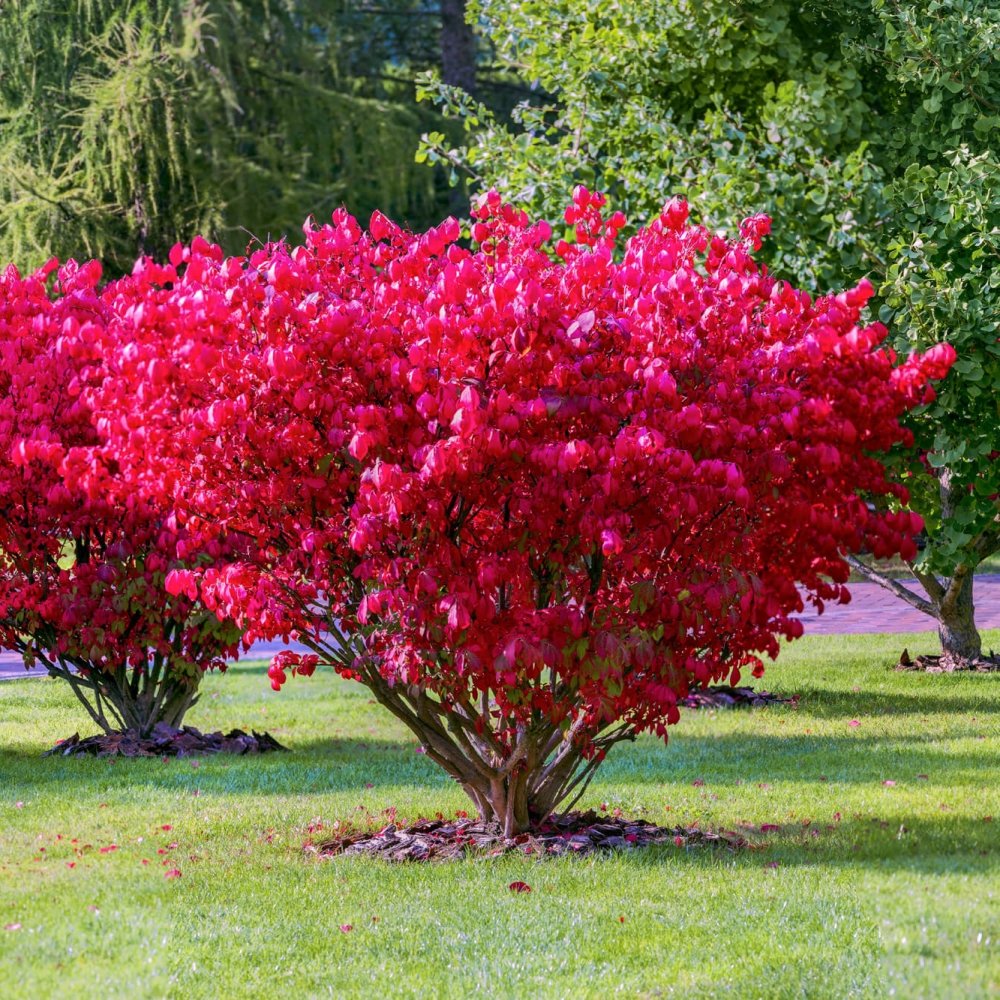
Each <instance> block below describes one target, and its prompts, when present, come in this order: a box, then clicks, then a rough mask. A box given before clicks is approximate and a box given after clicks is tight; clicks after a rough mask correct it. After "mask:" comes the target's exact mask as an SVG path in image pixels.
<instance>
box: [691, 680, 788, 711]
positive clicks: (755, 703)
mask: <svg viewBox="0 0 1000 1000" xmlns="http://www.w3.org/2000/svg"><path fill="white" fill-rule="evenodd" d="M798 703H799V697H798V695H793V696H792V697H791V698H781V697H779V696H778V695H776V694H771V692H770V691H754V689H753V688H751V687H729V686H728V685H726V684H715V685H713V686H711V687H707V688H700V689H699V690H697V691H691V692H689V693H688V695H687V697H685V698H681V699H680V700H679V701H678V702H677V704H678V705H680V706H681V708H767V707H768V706H769V705H791V706H792V707H793V708H794V707H795V706H796V705H798Z"/></svg>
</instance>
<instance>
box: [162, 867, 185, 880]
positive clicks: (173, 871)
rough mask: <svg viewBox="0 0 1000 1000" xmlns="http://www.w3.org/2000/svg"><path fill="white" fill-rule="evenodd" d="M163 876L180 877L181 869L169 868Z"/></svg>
mask: <svg viewBox="0 0 1000 1000" xmlns="http://www.w3.org/2000/svg"><path fill="white" fill-rule="evenodd" d="M163 877H164V878H180V877H181V870H180V868H171V869H170V871H168V872H164V873H163Z"/></svg>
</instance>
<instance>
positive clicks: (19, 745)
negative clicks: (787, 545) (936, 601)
mask: <svg viewBox="0 0 1000 1000" xmlns="http://www.w3.org/2000/svg"><path fill="white" fill-rule="evenodd" d="M986 641H987V645H989V644H990V643H992V645H993V646H994V647H1000V634H998V633H992V634H987V637H986ZM931 643H932V640H931V637H929V636H927V637H923V638H920V637H915V636H905V637H903V636H896V637H883V636H863V637H829V638H814V639H807V640H803V641H802V642H800V643H798V644H796V645H795V646H793V647H791V648H790V649H789V650H788V651H787V652H786V653H785V654H784V655H783V658H782V662H781V663H780V665H776V666H774V667H773V668H772V669H771V671H770V672H769V674H768V676H767V678H766V683H765V684H764V686H766V687H768V688H771V689H776V690H780V691H782V692H785V693H797V694H799V695H800V696H801V701H800V703H799V707H798V708H797V709H794V710H793V709H788V708H772V709H766V710H758V711H750V712H728V713H726V712H720V713H712V714H697V713H689V714H687V715H686V716H685V718H684V719H683V720H682V722H681V725H680V726H678V727H677V728H676V730H675V733H674V735H673V736H672V738H671V741H670V745H669V746H668V747H663V746H662V745H659V744H657V743H656V742H655V741H653V740H651V739H643V740H640V741H638V742H637V743H636V744H635V745H634V746H630V747H626V748H619V749H618V750H616V752H615V755H614V756H613V757H612V758H611V759H610V760H609V761H608V763H607V764H606V766H605V767H604V769H602V772H600V775H599V777H598V779H596V780H595V782H594V783H593V785H592V786H591V790H590V792H589V793H588V796H587V801H586V802H585V803H583V805H591V806H594V807H600V806H601V805H602V803H606V804H607V807H608V808H609V809H615V808H620V809H622V810H623V811H625V812H626V813H628V814H634V815H640V814H641V815H643V816H645V817H647V818H651V819H655V820H657V821H660V822H665V823H670V824H674V823H683V824H689V823H694V822H697V823H700V824H701V825H703V826H705V827H711V828H724V829H742V830H744V831H745V832H746V833H747V834H748V836H750V838H751V840H752V841H753V842H754V844H755V845H756V846H758V847H759V849H758V850H753V851H748V852H746V853H744V854H742V855H739V856H733V855H730V854H712V853H707V852H704V851H690V852H687V851H683V850H678V849H676V848H673V847H671V848H664V849H657V850H646V851H642V852H635V853H632V854H625V855H617V856H612V857H605V858H600V859H575V860H574V859H568V860H559V861H551V860H549V861H544V862H538V861H531V860H527V859H519V858H517V859H515V858H508V859H505V860H502V861H477V862H465V863H459V864H445V865H411V866H398V867H390V866H387V865H384V864H380V863H375V862H363V861H359V860H351V859H340V860H336V861H332V862H331V861H323V862H320V861H316V860H313V859H312V858H311V857H310V856H309V855H308V854H307V853H306V852H304V851H303V850H302V844H303V842H304V841H306V840H308V839H310V838H311V837H322V836H323V835H324V834H325V832H326V830H327V829H328V828H329V827H330V825H331V824H332V823H334V822H340V823H342V824H344V823H369V822H370V823H380V822H383V821H384V819H385V810H388V809H395V810H396V811H397V813H398V814H399V816H400V817H408V818H415V817H417V816H420V815H423V816H429V815H433V814H434V813H436V812H438V811H442V812H445V813H453V812H454V811H455V810H457V809H464V808H467V803H466V801H465V800H464V798H463V796H462V794H461V792H460V791H459V790H458V789H457V788H456V787H455V786H454V785H452V784H451V783H450V782H449V781H448V780H447V779H446V778H445V777H444V776H443V775H442V774H441V773H439V772H438V771H437V769H436V768H434V766H433V765H432V764H430V763H429V762H428V761H427V760H426V758H425V757H424V756H423V755H421V754H418V753H416V746H417V744H416V740H415V739H414V738H413V737H411V736H410V735H409V734H408V732H407V731H406V730H404V729H403V728H402V727H401V726H400V725H399V724H397V723H396V722H394V721H393V720H392V719H391V718H390V717H388V716H387V715H386V714H385V713H384V712H383V711H382V710H380V709H379V708H378V707H377V706H375V705H374V704H372V702H371V700H370V699H369V697H368V694H367V692H366V691H365V690H364V689H363V688H361V687H359V686H357V685H351V684H346V683H343V682H339V681H337V680H335V679H334V678H332V677H330V676H320V675H317V676H316V677H314V678H312V679H311V680H306V679H300V678H296V679H295V680H294V681H293V682H291V683H289V684H288V685H287V686H286V688H285V689H284V690H283V691H282V692H281V693H280V694H275V693H273V692H272V691H271V690H270V689H269V688H268V686H267V683H266V680H265V679H264V677H263V667H260V666H247V667H241V668H239V669H238V670H235V671H232V672H231V673H230V674H229V675H228V676H226V677H213V678H210V679H209V681H208V683H207V684H206V688H205V695H204V698H203V700H202V703H201V704H200V705H198V706H197V707H196V708H195V709H194V710H193V711H192V713H191V716H190V720H189V721H190V722H191V723H192V724H194V725H197V726H199V727H201V728H203V729H210V728H228V727H230V726H233V725H238V726H242V727H244V728H251V727H253V728H256V729H267V730H269V731H270V732H271V733H273V734H274V735H275V736H277V737H278V738H279V739H280V740H282V741H283V742H285V743H287V744H288V745H289V746H290V747H291V748H292V750H293V753H290V754H287V755H272V756H265V757H261V758H258V759H253V758H235V759H234V758H229V759H225V758H220V757H216V758H206V759H202V760H173V761H169V762H163V761H161V760H148V761H146V760H138V761H118V762H114V763H112V762H108V761H94V760H66V759H61V758H46V759H40V758H39V756H38V754H39V753H40V752H41V751H42V750H43V749H45V748H46V747H48V746H50V745H51V744H52V743H53V742H54V741H55V740H56V739H57V738H59V737H62V736H66V735H69V734H70V733H72V732H74V731H75V730H76V729H78V728H82V731H83V732H84V733H86V732H88V731H89V730H88V729H87V725H86V721H85V720H84V719H83V717H82V712H81V711H80V710H78V709H77V707H76V705H75V703H74V702H73V699H72V697H71V695H70V694H69V692H68V691H66V690H65V689H64V688H62V687H60V686H59V683H58V682H56V681H48V680H44V681H16V682H7V683H4V684H0V996H3V997H4V998H7V997H10V998H19V997H25V998H29V997H30V998H37V997H47V996H56V995H59V996H62V995H72V994H73V993H82V994H83V995H86V996H91V995H100V996H105V997H126V996H127V997H130V998H131V997H161V996H184V997H195V998H197V997H217V996H225V997H229V996H239V997H273V996H281V995H284V996H287V997H289V998H291V997H302V996H334V997H351V996H365V997H368V996H380V995H383V996H393V997H395V996H413V997H417V996H420V997H466V996H473V995H483V996H489V997H581V996H583V997H591V996H592V997H604V996H608V995H622V996H635V995H649V996H658V995H679V996H680V995H683V996H720V995H729V996H734V997H740V998H743V997H767V998H770V997H786V996H787V997H799V996H810V997H812V996H815V997H826V996H829V997H843V996H872V997H881V996H885V995H887V994H888V993H889V992H890V991H895V994H896V995H897V996H904V997H949V996H955V997H977V996H990V995H996V993H997V991H998V990H1000V715H998V709H1000V676H985V675H976V676H961V677H945V676H927V675H916V674H898V673H895V672H893V671H891V670H889V669H888V665H889V664H890V663H891V662H893V661H894V660H895V659H896V658H897V656H898V652H899V649H900V647H901V645H903V644H905V645H907V646H908V647H909V649H910V652H911V653H913V654H916V653H917V652H921V651H930V650H931V648H932V646H931ZM852 722H853V723H856V724H853V725H852ZM990 816H993V817H995V821H990V820H988V819H987V817H990ZM320 822H321V823H322V824H323V829H322V830H314V831H313V832H310V830H309V827H310V826H313V827H315V826H316V825H317V823H320ZM762 824H767V825H768V826H769V827H770V826H773V827H777V829H767V830H764V831H763V832H762V831H761V826H762ZM164 826H169V827H170V829H169V830H164V829H163V827H164ZM60 836H61V839H59V838H60ZM73 839H76V840H77V844H76V845H73V844H72V840H73ZM112 844H114V845H116V846H117V850H114V851H108V852H106V853H101V852H100V848H101V847H108V846H110V845H112ZM84 845H91V846H90V848H88V849H86V850H84V851H83V853H82V856H77V855H76V854H75V853H74V847H75V848H77V849H81V848H83V847H84ZM43 849H44V850H43ZM160 850H163V851H164V852H165V853H163V854H160V853H158V852H159V851H160ZM143 859H146V860H147V861H149V864H147V865H144V864H143V863H142V861H143ZM69 863H74V864H75V867H73V868H70V867H68V864H69ZM173 868H176V869H178V870H180V871H181V873H182V874H181V877H179V878H174V879H167V878H165V875H164V873H165V872H166V871H168V870H170V869H173ZM514 880H523V881H526V882H528V883H529V884H530V885H531V886H532V889H533V891H532V892H531V893H530V894H523V895H516V894H513V893H511V892H509V891H508V888H507V886H508V885H509V883H510V882H512V881H514ZM376 917H377V918H378V919H377V920H375V919H374V918H376ZM621 918H624V920H622V919H621ZM16 924H20V929H19V930H10V931H5V930H3V928H4V927H5V926H7V925H16ZM341 925H344V926H346V925H351V927H352V928H353V929H352V930H350V931H347V932H344V931H341V929H340V928H341Z"/></svg>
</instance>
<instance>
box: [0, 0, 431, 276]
mask: <svg viewBox="0 0 1000 1000" xmlns="http://www.w3.org/2000/svg"><path fill="white" fill-rule="evenodd" d="M410 6H417V5H416V4H411V5H410ZM406 7H407V5H406V4H401V5H400V8H401V9H402V8H406ZM341 16H343V15H342V14H341V12H340V11H339V10H338V9H337V8H336V6H335V5H330V4H326V3H323V2H318V0H251V2H245V3H244V2H239V3H237V2H233V0H194V2H191V0H69V2H66V0H14V2H13V3H11V4H7V5H5V8H4V14H3V17H2V18H0V258H3V259H8V260H9V259H14V260H16V261H17V263H18V264H19V265H20V266H30V265H35V264H38V263H40V262H41V261H42V260H44V259H46V258H47V257H49V256H51V255H57V256H60V257H64V258H65V257H70V256H73V257H77V258H79V257H83V256H96V257H99V258H101V259H102V260H103V261H104V262H105V264H106V265H107V266H108V267H109V268H110V269H111V270H112V271H115V272H121V271H128V270H130V269H131V267H132V263H133V261H134V259H135V258H136V256H137V255H138V254H140V253H154V254H164V253H165V252H166V250H167V249H168V248H169V247H170V246H171V245H172V244H173V243H174V242H175V241H177V240H179V239H180V240H184V239H189V238H190V237H191V236H192V235H193V234H194V233H195V232H204V233H208V234H210V235H211V236H213V237H214V238H215V239H217V240H218V241H219V242H221V243H222V244H223V245H224V246H226V247H227V248H228V249H231V250H233V251H236V250H240V249H242V248H243V247H245V246H246V245H247V243H248V241H249V240H250V239H251V238H252V237H258V238H260V239H262V240H264V239H267V238H268V237H280V236H282V235H286V234H288V233H289V226H290V225H292V224H294V225H297V220H300V219H301V218H303V217H304V216H306V215H307V214H310V213H312V214H315V215H316V216H317V217H319V218H323V217H328V216H329V213H330V212H331V211H332V210H333V209H334V208H336V207H337V206H338V205H340V204H342V203H347V204H348V205H349V207H350V208H351V209H352V210H353V211H356V212H358V213H359V214H362V215H367V214H368V213H370V212H371V211H373V210H374V209H375V207H376V206H378V207H379V208H381V209H383V210H385V211H387V212H389V213H390V214H393V215H394V216H396V217H398V218H400V219H405V220H407V221H409V222H412V223H413V224H415V225H419V224H421V223H423V222H425V221H427V220H428V219H432V218H434V217H435V216H437V215H440V214H441V213H442V211H443V205H444V204H446V199H445V200H442V195H441V192H439V191H436V190H435V176H434V174H432V173H431V172H429V171H427V170H425V169H423V168H421V167H419V166H417V165H415V164H414V161H413V153H414V149H415V147H416V143H417V137H418V136H419V134H420V132H421V131H422V130H426V129H427V128H428V127H429V124H430V123H433V122H434V121H435V120H436V115H435V114H434V113H433V112H431V111H430V110H429V109H426V108H419V107H417V106H416V105H415V104H414V101H413V99H412V88H410V90H409V91H408V90H407V89H406V87H405V86H398V85H397V86H396V87H395V88H394V89H393V88H389V89H387V88H386V87H384V86H379V87H376V86H375V85H374V83H373V81H374V80H375V79H376V77H377V76H378V74H377V72H373V74H372V77H371V78H370V79H368V80H365V79H360V78H358V77H356V76H351V75H350V73H351V72H352V71H354V70H355V68H356V65H357V60H358V58H359V57H358V55H357V51H358V50H359V49H360V50H361V51H363V52H367V55H368V57H369V59H370V63H369V65H371V66H374V67H375V69H376V70H377V69H378V68H379V60H391V59H395V60H396V61H397V62H398V61H399V58H400V57H399V54H398V53H394V52H391V51H390V50H389V49H387V48H386V47H385V46H384V45H382V46H380V45H377V44H374V43H373V44H370V45H369V46H368V48H367V49H365V48H364V47H362V46H359V45H358V44H357V36H356V34H352V33H350V32H346V33H344V34H342V33H341V32H340V30H339V22H338V18H340V17H341ZM425 34H426V31H425ZM368 37H369V38H378V37H380V36H379V35H378V34H377V33H372V32H370V33H369V36H368ZM348 46H351V47H352V49H351V54H350V58H348V56H347V55H345V49H346V47H348ZM345 67H346V70H345ZM404 83H405V81H404ZM292 220H296V222H295V223H292ZM292 235H294V233H293V234H292Z"/></svg>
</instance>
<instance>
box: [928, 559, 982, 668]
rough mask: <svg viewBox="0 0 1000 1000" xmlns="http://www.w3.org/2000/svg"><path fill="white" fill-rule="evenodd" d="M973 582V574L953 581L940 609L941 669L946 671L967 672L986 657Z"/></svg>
mask: <svg viewBox="0 0 1000 1000" xmlns="http://www.w3.org/2000/svg"><path fill="white" fill-rule="evenodd" d="M973 580H974V577H973V574H972V573H971V572H970V573H968V574H967V575H965V576H963V577H962V578H961V580H960V581H959V580H955V581H953V582H952V585H951V586H950V587H949V588H948V592H947V593H946V594H945V597H944V599H943V600H942V601H941V604H940V606H939V608H938V636H939V637H940V639H941V651H942V654H943V655H942V657H941V665H942V667H944V668H945V669H946V670H967V669H968V668H969V666H970V665H972V664H973V663H975V661H976V660H978V659H980V657H981V656H982V653H983V643H982V639H981V638H980V635H979V631H978V629H977V628H976V608H975V604H974V603H973V600H972V586H973Z"/></svg>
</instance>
